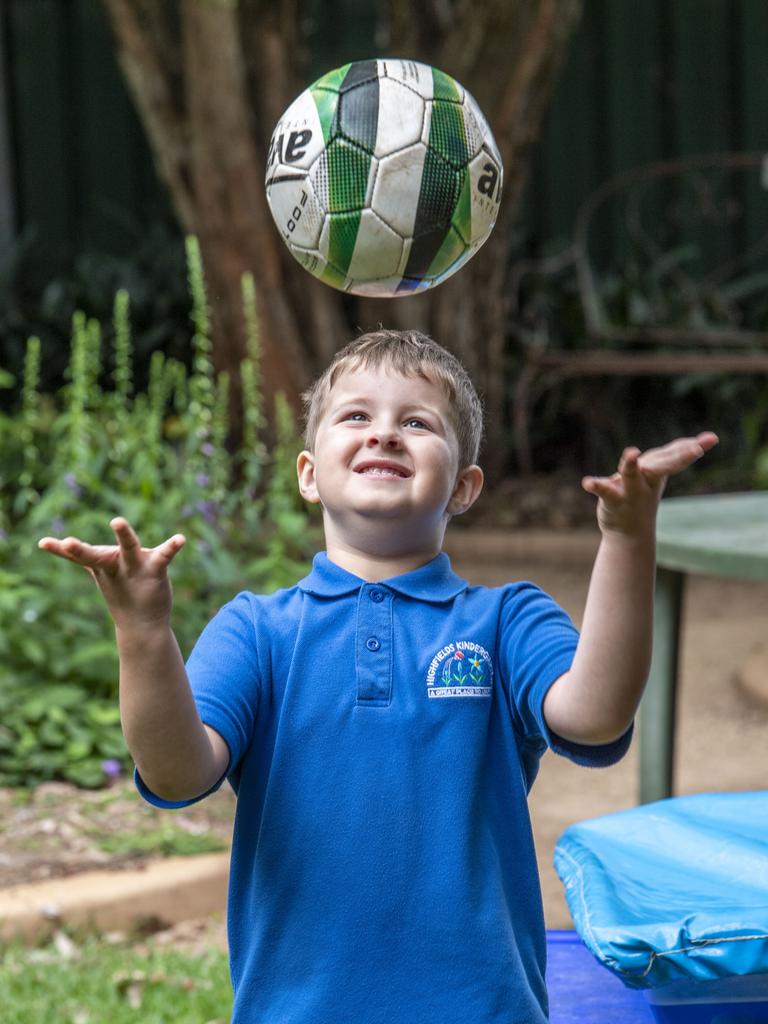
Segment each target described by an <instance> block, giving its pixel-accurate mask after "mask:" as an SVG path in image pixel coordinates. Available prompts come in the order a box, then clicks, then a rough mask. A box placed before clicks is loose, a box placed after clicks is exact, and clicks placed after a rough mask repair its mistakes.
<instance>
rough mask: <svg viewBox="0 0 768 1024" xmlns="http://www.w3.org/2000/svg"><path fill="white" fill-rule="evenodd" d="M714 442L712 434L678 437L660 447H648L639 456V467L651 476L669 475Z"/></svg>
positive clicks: (702, 452)
mask: <svg viewBox="0 0 768 1024" xmlns="http://www.w3.org/2000/svg"><path fill="white" fill-rule="evenodd" d="M700 438H702V439H703V440H700ZM715 444H717V438H716V436H715V435H714V434H702V435H699V437H680V438H678V439H677V440H675V441H670V443H669V444H665V445H664V446H663V447H662V448H650V449H649V450H648V451H647V452H645V453H644V454H643V455H642V456H641V457H640V462H639V465H640V469H641V471H642V472H643V473H646V474H649V475H652V476H671V475H673V474H674V473H680V472H681V471H682V470H684V469H687V468H688V466H690V465H691V463H693V462H696V460H697V459H700V458H701V457H702V455H704V453H705V452H706V451H708V450H709V449H710V448H712V447H714V445H715Z"/></svg>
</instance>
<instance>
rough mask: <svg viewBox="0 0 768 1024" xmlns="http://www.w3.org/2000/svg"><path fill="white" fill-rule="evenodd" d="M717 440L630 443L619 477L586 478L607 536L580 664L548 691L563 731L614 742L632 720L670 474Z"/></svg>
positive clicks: (547, 710)
mask: <svg viewBox="0 0 768 1024" xmlns="http://www.w3.org/2000/svg"><path fill="white" fill-rule="evenodd" d="M715 444H717V437H716V436H715V434H712V433H709V432H706V433H702V434H699V435H698V436H697V437H695V438H680V439H678V440H676V441H672V442H671V443H670V444H668V445H665V446H664V447H663V448H654V449H651V450H649V451H647V452H645V453H644V454H641V453H640V451H639V450H638V449H637V448H627V449H626V450H625V451H624V453H623V455H622V458H621V462H620V463H619V468H618V471H617V472H616V473H614V475H613V476H612V477H585V479H584V480H583V481H582V485H583V487H584V489H585V490H587V491H589V492H590V493H591V494H595V495H596V496H597V497H598V509H597V516H598V523H599V526H600V530H601V532H602V540H601V542H600V548H599V550H598V553H597V557H596V559H595V565H594V568H593V570H592V578H591V580H590V584H589V592H588V594H587V602H586V606H585V608H584V617H583V621H582V627H581V635H580V639H579V644H578V647H577V649H576V654H575V656H574V659H573V664H572V665H571V668H570V670H569V671H568V672H567V673H566V674H565V675H563V676H561V677H560V678H559V679H558V680H557V681H556V682H555V683H554V684H553V685H552V686H551V687H550V689H549V690H548V692H547V695H546V697H545V698H544V717H545V719H546V721H547V725H548V726H549V728H550V729H551V730H552V731H553V732H555V733H556V734H557V735H558V736H561V737H562V738H563V739H566V740H571V741H572V742H576V743H585V744H590V743H592V744H598V743H609V742H611V741H612V740H615V739H618V737H619V736H621V735H623V733H624V732H625V731H626V730H627V728H628V727H629V725H630V723H631V722H632V719H633V718H634V716H635V712H636V711H637V707H638V704H639V703H640V698H641V697H642V694H643V689H644V687H645V683H646V679H647V676H648V670H649V668H650V662H651V648H652V639H653V638H652V625H653V591H654V583H655V578H656V510H657V507H658V503H659V499H660V498H661V495H662V492H663V490H664V485H665V483H666V480H667V477H669V476H672V475H673V474H674V473H679V472H681V471H682V470H684V469H686V468H687V467H688V466H689V465H690V464H691V463H692V462H695V461H696V459H699V458H701V456H702V455H703V454H704V453H705V452H707V451H709V449H710V448H712V447H713V446H714V445H715Z"/></svg>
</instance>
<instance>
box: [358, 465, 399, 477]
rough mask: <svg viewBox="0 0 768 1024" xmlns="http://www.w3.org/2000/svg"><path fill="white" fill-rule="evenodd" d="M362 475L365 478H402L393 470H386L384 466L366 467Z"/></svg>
mask: <svg viewBox="0 0 768 1024" xmlns="http://www.w3.org/2000/svg"><path fill="white" fill-rule="evenodd" d="M363 473H364V474H365V475H366V476H402V473H398V472H397V470H395V469H386V468H385V467H384V466H367V467H366V468H365V469H364V470H363Z"/></svg>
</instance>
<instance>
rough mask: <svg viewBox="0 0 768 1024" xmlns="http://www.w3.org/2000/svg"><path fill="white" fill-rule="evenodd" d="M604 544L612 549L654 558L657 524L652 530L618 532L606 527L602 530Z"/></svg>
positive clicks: (653, 525) (653, 524)
mask: <svg viewBox="0 0 768 1024" xmlns="http://www.w3.org/2000/svg"><path fill="white" fill-rule="evenodd" d="M601 532H602V543H603V544H604V545H608V546H609V547H611V548H616V549H621V550H625V551H637V552H638V553H641V554H644V555H648V554H650V555H651V556H653V555H654V554H655V551H656V524H655V522H654V523H652V524H651V526H650V528H645V529H635V530H616V529H611V528H609V527H605V528H603V529H602V530H601Z"/></svg>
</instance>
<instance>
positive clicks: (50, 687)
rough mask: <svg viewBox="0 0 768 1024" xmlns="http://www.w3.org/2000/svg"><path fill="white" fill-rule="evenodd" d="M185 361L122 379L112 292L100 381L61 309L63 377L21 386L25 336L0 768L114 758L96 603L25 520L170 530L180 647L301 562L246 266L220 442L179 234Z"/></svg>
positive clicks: (9, 439)
mask: <svg viewBox="0 0 768 1024" xmlns="http://www.w3.org/2000/svg"><path fill="white" fill-rule="evenodd" d="M188 266H189V283H190V290H191V293H192V300H193V314H192V317H193V326H194V332H193V336H192V340H191V345H192V351H193V359H192V370H191V372H187V371H186V370H185V368H184V367H183V366H182V365H181V364H180V363H179V362H178V361H176V360H173V359H168V358H166V357H165V356H164V355H163V354H162V353H161V352H155V353H154V355H153V357H152V363H151V368H150V375H149V382H148V386H147V389H146V391H145V392H143V393H139V394H135V395H134V394H133V393H132V390H133V389H132V373H133V369H132V343H131V327H130V317H129V299H128V295H127V293H125V292H118V294H117V296H116V298H115V307H114V336H115V343H114V359H113V368H112V372H111V378H112V380H111V385H112V386H111V388H110V389H103V388H102V387H101V385H100V383H99V381H100V378H101V376H102V352H101V349H102V344H101V328H100V325H99V324H98V322H96V321H95V320H87V319H86V318H85V317H84V316H83V315H82V314H76V316H75V317H74V321H73V330H72V343H71V351H70V360H69V368H68V371H67V381H68V383H67V384H66V385H65V386H64V387H63V388H62V389H61V390H60V392H59V394H58V395H56V396H50V395H44V394H40V393H39V390H38V381H39V368H40V359H41V353H40V345H39V342H38V341H37V339H35V338H32V339H30V341H29V342H28V345H27V352H26V362H25V369H24V382H23V389H22V391H23V394H22V400H21V408H20V411H19V412H18V413H17V414H16V415H13V416H11V415H6V416H2V417H0V467H1V469H0V484H1V487H0V781H2V782H4V783H6V784H13V785H30V784H33V783H35V782H38V781H42V780H44V779H52V778H64V779H68V780H71V781H73V782H76V783H78V784H80V785H84V786H97V785H100V784H101V783H102V782H104V781H105V770H104V767H103V763H104V762H105V761H106V762H109V761H113V760H118V761H120V762H124V763H125V762H126V761H127V753H126V749H125V746H124V743H123V740H122V736H121V733H120V727H119V715H118V710H117V702H116V698H117V676H118V672H117V652H116V649H115V643H114V633H113V627H112V624H111V619H110V617H109V614H108V612H107V609H106V606H105V604H104V602H103V600H102V599H101V597H100V595H99V594H98V592H97V591H96V590H95V589H94V583H93V581H92V579H91V577H90V575H89V574H88V573H87V572H86V571H84V570H83V569H82V568H80V567H78V566H75V565H73V564H71V563H68V562H66V561H63V560H61V559H58V558H55V557H52V556H51V555H50V554H48V553H46V552H42V551H40V550H39V549H38V548H37V541H38V540H39V538H40V537H42V536H45V535H49V536H62V537H63V536H70V535H73V536H78V537H81V538H83V539H85V540H88V541H90V542H91V543H106V544H112V543H114V535H113V534H112V531H111V530H110V529H109V526H108V523H109V520H110V519H111V518H112V517H113V516H115V515H118V514H120V515H123V516H125V517H126V518H127V519H128V520H129V521H130V522H131V524H132V525H133V526H134V528H135V529H136V530H137V532H138V534H139V537H140V538H141V541H142V544H143V545H144V546H154V545H156V544H158V543H160V542H161V541H163V540H164V539H165V538H166V537H168V536H170V535H171V534H172V533H174V532H177V531H182V532H184V534H185V535H186V537H187V544H186V546H185V547H184V548H183V550H182V551H181V552H180V553H179V555H178V556H177V557H176V559H175V560H174V562H173V565H172V568H171V577H172V581H173V587H174V595H175V596H174V608H175V610H174V621H173V625H174V630H175V633H176V636H177V637H178V640H179V644H180V646H181V649H182V651H183V652H184V653H185V654H188V653H189V650H190V649H191V647H192V644H193V643H194V640H195V638H196V637H197V635H198V634H199V633H200V630H201V629H202V627H203V626H204V625H205V623H206V621H207V620H208V618H209V617H210V616H211V615H212V614H213V612H214V611H215V610H216V609H217V608H218V607H220V606H221V604H223V603H224V602H225V601H227V600H228V599H229V598H231V597H232V596H234V594H235V593H237V592H238V591H239V590H242V589H252V590H259V591H262V592H268V591H270V590H273V589H275V588H276V587H279V586H282V585H288V584H292V583H293V582H295V580H296V579H297V578H299V577H300V576H301V575H302V574H303V573H304V572H305V570H306V565H307V560H308V555H309V553H310V547H309V545H310V544H311V542H312V539H313V536H312V531H311V530H308V526H309V518H308V517H309V512H308V511H307V510H306V509H305V508H304V506H303V504H302V503H301V502H300V499H299V497H298V494H297V490H296V486H295V474H294V470H293V462H294V458H295V453H296V451H297V447H298V438H297V434H296V428H295V425H294V421H293V417H292V415H291V412H290V409H289V407H288V404H287V402H286V401H285V399H284V398H283V397H282V396H281V395H278V396H277V397H276V408H275V417H274V427H273V437H274V444H273V446H272V450H271V452H270V451H269V450H268V446H267V443H266V437H267V424H266V416H265V413H264V409H263V402H262V395H261V386H260V376H259V353H258V340H257V323H256V311H255V299H254V289H253V282H252V280H251V279H249V278H248V277H246V278H244V281H243V298H244V310H245V315H246V322H247V325H248V337H249V343H248V358H247V359H246V360H245V361H244V362H243V364H242V367H241V374H242V386H243V387H242V390H243V404H244V413H243V431H242V443H241V445H240V447H239V449H238V450H237V451H236V452H234V453H231V452H229V451H228V450H227V448H226V445H225V440H226V437H227V431H228V426H229V415H228V386H229V381H228V378H227V376H226V374H224V373H222V374H219V375H218V376H216V375H215V373H214V371H213V366H212V363H211V358H210V353H211V343H210V338H209V322H208V313H207V308H206V302H205V293H204V282H203V273H202V267H201V263H200V257H199V252H198V249H197V245H196V243H195V242H194V240H189V242H188Z"/></svg>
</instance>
